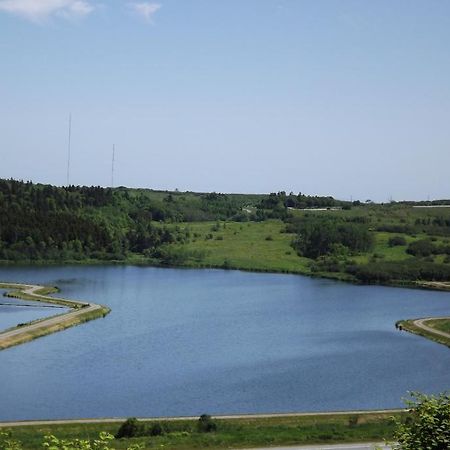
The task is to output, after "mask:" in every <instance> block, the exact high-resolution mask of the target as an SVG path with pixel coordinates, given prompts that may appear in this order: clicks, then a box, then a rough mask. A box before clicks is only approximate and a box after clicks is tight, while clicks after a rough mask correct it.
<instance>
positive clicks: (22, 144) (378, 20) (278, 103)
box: [0, 0, 450, 202]
mask: <svg viewBox="0 0 450 450" xmlns="http://www.w3.org/2000/svg"><path fill="white" fill-rule="evenodd" d="M70 114H71V115H72V127H71V158H70V176H69V182H70V183H71V184H77V185H101V186H109V185H111V183H112V179H111V163H112V161H111V159H112V146H113V145H115V148H116V156H115V171H114V181H113V182H114V185H115V186H119V185H124V186H130V187H148V188H153V189H168V190H174V189H179V190H181V191H185V190H189V191H201V192H206V191H207V192H211V191H215V192H247V193H268V192H276V191H281V190H284V191H286V192H291V191H292V192H294V193H298V192H302V193H306V194H314V195H333V196H334V197H336V198H340V199H345V200H347V199H352V198H353V199H360V200H367V199H371V200H374V201H379V202H384V201H389V200H390V199H393V200H404V199H411V200H418V199H424V200H426V199H427V198H430V199H438V198H450V2H449V1H448V0H421V1H418V0H377V1H372V0H158V1H150V2H146V1H138V0H136V1H131V0H130V1H129V0H108V1H107V0H0V157H1V162H0V177H1V178H11V177H12V178H15V179H22V180H32V181H34V182H41V183H51V184H56V185H65V184H66V183H67V158H68V129H69V125H68V124H69V115H70Z"/></svg>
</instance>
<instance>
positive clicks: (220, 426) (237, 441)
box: [9, 413, 402, 450]
mask: <svg viewBox="0 0 450 450" xmlns="http://www.w3.org/2000/svg"><path fill="white" fill-rule="evenodd" d="M401 414H402V413H361V414H339V415H308V416H302V417H296V416H283V417H271V418H242V419H220V418H219V419H216V418H211V417H210V416H208V415H202V416H201V417H200V418H199V419H198V420H176V421H169V420H149V421H143V420H137V419H133V418H130V419H127V420H126V421H125V422H124V423H122V424H118V423H102V424H73V425H72V424H68V425H45V426H26V427H14V428H13V429H11V431H10V435H9V439H10V440H15V441H16V442H20V443H21V444H20V445H21V447H18V448H20V449H22V448H23V449H24V450H28V449H30V450H31V449H35V448H40V446H41V443H42V441H43V436H45V435H54V436H58V440H59V441H61V440H64V441H66V442H71V441H72V442H73V441H74V440H75V439H80V440H85V441H86V440H91V441H92V440H93V437H94V436H99V434H100V433H107V434H108V435H109V436H110V437H113V436H115V439H114V440H112V439H111V440H109V441H108V442H106V444H107V445H108V444H109V445H110V446H111V448H114V449H117V450H122V449H129V448H132V446H135V447H134V448H145V449H151V448H165V449H174V450H175V449H176V450H187V449H201V448H211V449H222V448H251V447H255V446H274V445H291V444H292V445H294V444H309V443H339V442H373V441H377V442H379V441H383V440H384V439H386V440H391V439H392V438H393V436H394V431H395V424H394V422H393V420H392V416H394V417H397V418H400V417H401ZM103 436H105V435H103ZM54 448H55V450H58V449H60V448H62V447H58V446H55V447H54ZM72 448H86V449H90V448H96V447H75V446H72V447H71V446H66V449H70V450H71V449H72ZM100 448H102V449H104V448H108V449H109V448H110V447H109V446H108V447H100Z"/></svg>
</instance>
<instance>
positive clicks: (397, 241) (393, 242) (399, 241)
mask: <svg viewBox="0 0 450 450" xmlns="http://www.w3.org/2000/svg"><path fill="white" fill-rule="evenodd" d="M388 245H389V247H396V246H398V245H406V239H405V238H404V237H403V236H393V237H391V238H390V239H389V241H388Z"/></svg>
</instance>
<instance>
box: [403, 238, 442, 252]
mask: <svg viewBox="0 0 450 450" xmlns="http://www.w3.org/2000/svg"><path fill="white" fill-rule="evenodd" d="M406 252H407V253H409V254H411V255H414V256H430V255H431V254H433V253H434V252H435V246H434V244H433V242H431V240H429V239H421V240H419V241H414V242H411V244H409V246H408V248H407V249H406Z"/></svg>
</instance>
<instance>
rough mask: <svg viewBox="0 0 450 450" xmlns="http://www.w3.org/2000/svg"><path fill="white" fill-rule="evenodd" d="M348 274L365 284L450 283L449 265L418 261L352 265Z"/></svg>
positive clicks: (348, 269)
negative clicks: (421, 281)
mask: <svg viewBox="0 0 450 450" xmlns="http://www.w3.org/2000/svg"><path fill="white" fill-rule="evenodd" d="M347 272H348V273H350V274H351V275H354V276H355V277H356V278H357V279H358V280H360V281H361V282H363V283H389V282H392V281H400V280H427V281H450V266H449V265H448V264H438V263H434V262H429V261H423V260H417V259H411V260H405V261H376V262H369V263H368V264H362V265H351V266H349V267H348V268H347Z"/></svg>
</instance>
